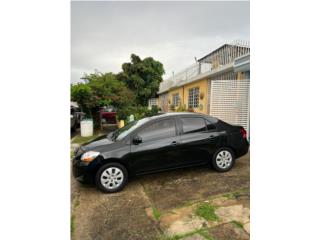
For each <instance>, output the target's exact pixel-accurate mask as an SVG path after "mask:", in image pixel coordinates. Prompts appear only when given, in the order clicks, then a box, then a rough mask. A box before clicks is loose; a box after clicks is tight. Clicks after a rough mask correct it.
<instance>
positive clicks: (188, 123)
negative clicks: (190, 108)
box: [181, 117, 207, 134]
mask: <svg viewBox="0 0 320 240" xmlns="http://www.w3.org/2000/svg"><path fill="white" fill-rule="evenodd" d="M181 121H182V132H183V134H189V133H196V132H204V131H206V130H207V128H206V124H205V122H204V119H203V118H192V117H191V118H181Z"/></svg>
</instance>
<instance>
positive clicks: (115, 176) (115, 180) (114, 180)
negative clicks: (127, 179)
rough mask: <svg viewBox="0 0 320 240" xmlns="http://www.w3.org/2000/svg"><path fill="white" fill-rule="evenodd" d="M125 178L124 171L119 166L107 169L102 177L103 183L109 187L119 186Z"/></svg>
mask: <svg viewBox="0 0 320 240" xmlns="http://www.w3.org/2000/svg"><path fill="white" fill-rule="evenodd" d="M123 179H124V178H123V172H122V171H121V169H119V168H117V167H110V168H107V169H105V170H104V171H103V173H102V174H101V177H100V181H101V184H102V185H103V186H104V187H105V188H107V189H114V188H117V187H119V186H120V185H121V184H122V182H123Z"/></svg>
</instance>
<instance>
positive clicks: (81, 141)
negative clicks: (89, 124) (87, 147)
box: [71, 135, 99, 145]
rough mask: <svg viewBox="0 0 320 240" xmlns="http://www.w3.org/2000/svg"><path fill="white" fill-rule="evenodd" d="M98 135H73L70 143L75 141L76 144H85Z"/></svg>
mask: <svg viewBox="0 0 320 240" xmlns="http://www.w3.org/2000/svg"><path fill="white" fill-rule="evenodd" d="M98 136H99V135H93V136H91V137H81V136H80V135H77V136H75V137H74V138H73V139H72V141H71V143H77V144H80V145H82V144H85V143H87V142H90V141H91V140H93V139H95V138H96V137H98Z"/></svg>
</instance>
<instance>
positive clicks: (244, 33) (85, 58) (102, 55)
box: [71, 1, 250, 83]
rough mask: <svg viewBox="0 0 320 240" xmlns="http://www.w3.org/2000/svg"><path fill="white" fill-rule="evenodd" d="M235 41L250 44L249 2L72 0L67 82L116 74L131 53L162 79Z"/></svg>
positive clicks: (128, 59) (127, 60)
mask: <svg viewBox="0 0 320 240" xmlns="http://www.w3.org/2000/svg"><path fill="white" fill-rule="evenodd" d="M234 40H246V41H248V40H250V3H249V2H239V1H235V2H230V1H225V2H223V1H221V2H101V1H96V2H92V1H91V2H83V1H81V2H71V82H72V83H74V82H79V81H81V77H82V76H83V75H84V73H94V72H95V71H96V70H98V71H99V72H114V73H118V72H120V71H121V65H122V64H123V63H124V62H129V61H130V55H131V54H132V53H134V54H136V55H138V56H140V58H142V59H143V58H145V57H153V58H154V59H155V60H158V61H160V62H161V63H162V64H163V65H164V69H165V72H166V73H165V75H164V77H163V78H164V79H166V78H168V77H170V76H172V72H175V73H177V72H179V71H181V70H183V69H184V68H186V67H188V66H190V65H192V64H194V63H195V57H196V58H197V59H199V58H201V57H203V56H205V55H206V54H208V53H210V52H212V51H213V50H215V49H216V48H218V47H219V46H221V45H222V44H224V43H230V42H232V41H234Z"/></svg>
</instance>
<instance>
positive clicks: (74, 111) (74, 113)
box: [70, 102, 85, 131]
mask: <svg viewBox="0 0 320 240" xmlns="http://www.w3.org/2000/svg"><path fill="white" fill-rule="evenodd" d="M70 108H71V109H70V127H71V130H73V131H75V130H76V129H77V127H78V126H79V124H80V121H81V119H82V118H83V117H84V115H85V114H84V113H83V112H82V111H81V109H80V107H79V105H78V104H77V103H76V102H71V103H70Z"/></svg>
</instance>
